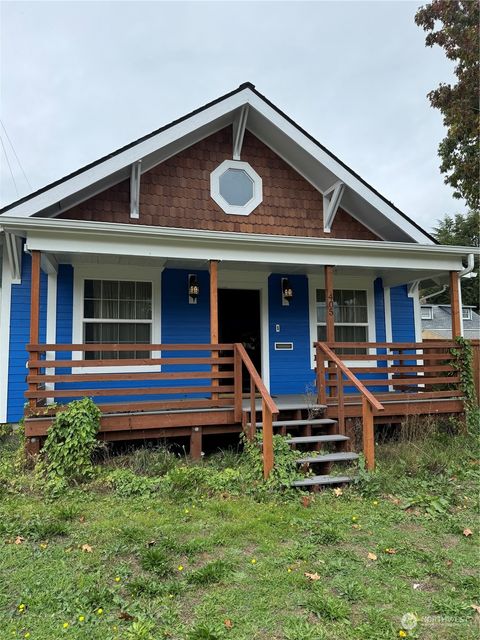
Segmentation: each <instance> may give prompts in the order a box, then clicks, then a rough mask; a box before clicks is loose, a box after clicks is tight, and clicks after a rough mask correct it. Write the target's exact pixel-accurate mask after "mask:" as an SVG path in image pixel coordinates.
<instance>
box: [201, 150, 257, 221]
mask: <svg viewBox="0 0 480 640" xmlns="http://www.w3.org/2000/svg"><path fill="white" fill-rule="evenodd" d="M210 192H211V196H212V198H213V199H214V200H215V202H216V203H217V204H218V205H219V206H220V207H221V208H222V209H223V211H224V212H225V213H229V214H233V215H241V216H248V215H249V214H250V213H251V212H252V211H253V210H254V209H255V207H257V206H258V205H259V204H260V203H261V201H262V179H261V178H260V176H259V175H258V173H257V172H256V171H255V170H254V169H253V168H252V167H251V166H250V165H249V164H248V162H241V161H240V160H225V161H224V162H222V164H221V165H220V166H218V167H217V168H216V169H215V170H214V171H212V173H211V175H210Z"/></svg>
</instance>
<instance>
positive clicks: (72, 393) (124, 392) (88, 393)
mask: <svg viewBox="0 0 480 640" xmlns="http://www.w3.org/2000/svg"><path fill="white" fill-rule="evenodd" d="M232 391H233V385H223V386H218V387H213V386H208V387H145V388H143V387H142V388H136V387H135V388H131V387H127V388H117V389H100V388H99V389H77V388H75V389H49V390H41V391H26V392H25V397H26V398H70V397H72V398H73V397H75V398H77V397H89V398H90V397H98V396H143V395H165V394H171V395H178V394H195V393H213V392H216V393H231V392H232Z"/></svg>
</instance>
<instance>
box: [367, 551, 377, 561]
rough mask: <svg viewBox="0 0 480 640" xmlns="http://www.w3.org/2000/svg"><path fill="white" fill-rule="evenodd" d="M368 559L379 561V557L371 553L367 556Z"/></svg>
mask: <svg viewBox="0 0 480 640" xmlns="http://www.w3.org/2000/svg"><path fill="white" fill-rule="evenodd" d="M367 558H368V559H369V560H376V559H377V556H376V555H375V554H374V553H369V554H368V556H367Z"/></svg>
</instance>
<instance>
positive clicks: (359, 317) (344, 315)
mask: <svg viewBox="0 0 480 640" xmlns="http://www.w3.org/2000/svg"><path fill="white" fill-rule="evenodd" d="M333 317H334V323H335V341H336V342H368V299H367V292H366V291H365V290H362V289H335V290H334V292H333ZM326 320H327V304H326V300H325V291H324V289H317V290H316V324H317V340H318V341H319V342H324V341H325V340H326V339H327V325H326ZM338 353H351V354H361V353H366V349H365V348H361V347H351V348H344V349H338Z"/></svg>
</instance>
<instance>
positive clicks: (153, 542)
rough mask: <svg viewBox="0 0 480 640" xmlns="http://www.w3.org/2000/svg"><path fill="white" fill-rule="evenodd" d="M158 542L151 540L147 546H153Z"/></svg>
mask: <svg viewBox="0 0 480 640" xmlns="http://www.w3.org/2000/svg"><path fill="white" fill-rule="evenodd" d="M156 543H157V541H156V540H150V542H147V547H153V545H154V544H156Z"/></svg>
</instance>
